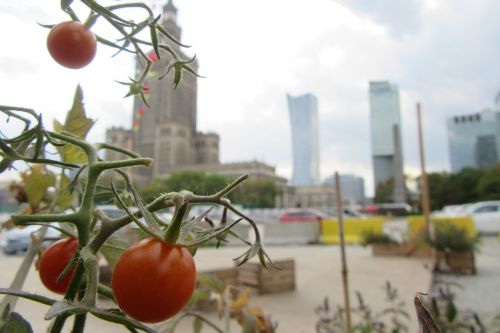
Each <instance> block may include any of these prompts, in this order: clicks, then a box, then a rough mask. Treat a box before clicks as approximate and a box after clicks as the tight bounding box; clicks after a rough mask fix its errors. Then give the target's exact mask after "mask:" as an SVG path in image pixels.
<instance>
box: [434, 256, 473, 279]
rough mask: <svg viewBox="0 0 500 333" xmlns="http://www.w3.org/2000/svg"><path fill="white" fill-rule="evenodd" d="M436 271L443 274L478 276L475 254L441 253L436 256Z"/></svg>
mask: <svg viewBox="0 0 500 333" xmlns="http://www.w3.org/2000/svg"><path fill="white" fill-rule="evenodd" d="M435 270H436V271H438V272H443V273H458V274H476V264H475V261H474V252H473V251H463V252H442V251H439V252H438V253H437V256H436V267H435Z"/></svg>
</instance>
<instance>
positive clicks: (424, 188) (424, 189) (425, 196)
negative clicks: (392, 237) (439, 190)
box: [417, 103, 431, 236]
mask: <svg viewBox="0 0 500 333" xmlns="http://www.w3.org/2000/svg"><path fill="white" fill-rule="evenodd" d="M417 124H418V143H419V152H420V170H421V175H420V188H421V193H422V210H423V212H424V220H425V232H426V234H427V236H430V230H431V222H430V218H429V214H430V200H429V184H428V182H427V173H426V172H425V154H424V140H423V134H422V119H421V113H420V103H417Z"/></svg>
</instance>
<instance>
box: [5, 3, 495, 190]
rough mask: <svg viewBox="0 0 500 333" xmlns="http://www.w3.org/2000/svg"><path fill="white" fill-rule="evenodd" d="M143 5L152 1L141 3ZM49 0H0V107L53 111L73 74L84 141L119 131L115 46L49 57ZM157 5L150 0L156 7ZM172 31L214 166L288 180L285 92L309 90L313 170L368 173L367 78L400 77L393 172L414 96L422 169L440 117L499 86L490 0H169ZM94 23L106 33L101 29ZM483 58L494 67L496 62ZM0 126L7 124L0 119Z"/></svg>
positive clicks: (60, 109)
mask: <svg viewBox="0 0 500 333" xmlns="http://www.w3.org/2000/svg"><path fill="white" fill-rule="evenodd" d="M150 3H151V2H150ZM58 4H59V1H31V0H16V1H8V0H0V31H1V34H2V42H3V43H2V51H1V53H0V98H1V99H0V104H4V105H16V106H24V107H31V108H35V109H36V110H37V111H38V112H42V113H43V114H44V119H45V122H46V123H47V124H51V123H52V119H53V118H54V117H56V118H58V119H59V120H63V117H64V113H65V112H66V111H67V110H68V108H69V106H70V105H71V100H72V96H73V92H74V89H75V87H76V85H77V84H78V83H80V84H81V85H82V87H83V90H84V93H85V102H86V106H87V112H88V114H89V115H90V116H91V117H93V118H96V119H98V122H97V124H96V125H95V128H94V129H93V131H92V132H91V136H90V138H91V140H95V141H102V140H104V132H105V129H106V128H107V127H110V126H112V125H120V126H125V127H130V126H131V119H132V108H131V106H132V104H131V102H132V100H131V99H123V98H122V96H123V95H125V93H126V88H125V87H124V86H121V85H119V84H117V83H115V82H113V80H125V79H126V78H127V76H129V75H131V74H132V73H133V68H134V64H133V59H132V58H131V57H130V56H127V55H125V54H123V55H118V56H117V57H116V58H114V59H113V60H112V59H110V56H111V54H112V53H113V52H112V50H110V49H109V48H106V47H103V46H100V47H99V49H98V54H97V56H96V59H95V60H94V62H93V63H92V64H91V65H90V66H88V67H86V68H84V69H82V70H76V71H75V70H69V69H65V68H63V67H61V66H59V65H57V64H56V63H55V62H54V61H53V60H52V59H51V58H50V56H49V54H48V52H47V50H46V47H45V43H46V36H47V33H48V30H46V29H44V28H41V27H39V26H38V25H37V24H36V23H37V22H40V23H57V22H60V21H62V20H66V19H67V17H66V16H65V15H63V14H62V13H61V12H60V10H59V8H58ZM162 4H163V1H155V5H156V7H157V8H160V7H161V5H162ZM174 4H175V5H176V6H177V7H178V10H179V12H178V22H179V24H180V25H181V27H182V29H183V33H182V39H183V41H184V42H185V43H188V44H190V45H192V48H191V49H190V50H189V51H188V52H189V53H190V54H194V53H196V54H197V56H198V59H199V63H200V74H202V75H205V76H207V78H206V79H200V80H199V81H198V123H199V127H200V129H201V130H203V131H215V132H217V133H219V135H220V137H221V160H222V161H223V162H233V161H244V160H250V159H258V160H261V161H264V162H266V163H269V164H272V165H275V166H276V167H277V170H278V173H280V174H281V175H284V176H286V177H290V176H291V165H292V153H291V139H290V124H289V118H288V111H287V105H286V93H290V94H292V95H297V94H302V93H306V92H311V93H313V94H315V95H316V96H317V97H318V101H319V117H320V151H321V176H322V178H325V177H327V176H329V175H331V174H332V173H333V172H334V171H335V170H338V171H339V172H340V173H354V174H358V175H361V176H363V177H364V178H365V182H366V187H367V189H368V194H372V191H373V181H372V170H371V158H370V154H371V151H370V142H369V136H370V128H369V105H368V81H370V80H389V81H391V82H392V83H395V84H397V85H399V88H400V94H401V113H402V119H403V149H404V163H405V171H406V172H407V173H410V174H416V173H417V172H418V169H419V161H418V155H417V152H418V147H417V137H416V122H415V119H416V117H415V103H416V102H417V101H420V102H421V103H422V106H423V117H424V119H423V124H424V134H425V148H426V157H427V166H428V169H429V170H430V171H442V170H449V157H448V150H447V139H446V119H447V118H448V117H450V116H452V115H456V114H466V113H471V112H476V111H478V110H480V109H482V108H485V107H490V108H491V107H493V101H494V97H495V95H496V93H497V92H498V91H499V90H500V66H499V65H498V62H499V59H500V57H499V55H500V43H499V39H498V32H499V31H500V20H499V19H498V13H499V12H500V1H496V0H489V1H488V0H439V1H438V0H404V1H401V0H350V1H348V0H346V1H340V0H339V1H335V0H309V1H303V0H302V1H299V0H272V1H270V0H252V1H234V0H211V1H202V0H174ZM96 29H100V31H99V32H102V33H104V34H106V33H107V29H106V27H104V26H97V27H96ZM495 64H496V65H495ZM1 129H2V131H3V132H8V128H7V127H6V126H5V123H2V125H1Z"/></svg>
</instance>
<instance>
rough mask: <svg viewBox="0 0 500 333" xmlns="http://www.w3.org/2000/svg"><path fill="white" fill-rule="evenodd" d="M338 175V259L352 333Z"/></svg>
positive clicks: (350, 332)
mask: <svg viewBox="0 0 500 333" xmlns="http://www.w3.org/2000/svg"><path fill="white" fill-rule="evenodd" d="M339 178H340V177H339V173H338V172H335V193H336V197H337V220H338V223H339V237H340V257H341V261H342V285H343V287H344V306H345V316H346V326H347V333H352V324H351V304H350V302H349V279H348V271H347V260H346V255H345V240H344V217H343V209H342V193H341V191H340V179H339Z"/></svg>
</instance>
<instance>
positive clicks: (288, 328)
mask: <svg viewBox="0 0 500 333" xmlns="http://www.w3.org/2000/svg"><path fill="white" fill-rule="evenodd" d="M244 250H245V249H244V248H237V247H230V248H223V249H218V250H216V249H212V248H204V249H200V250H199V252H198V254H197V255H196V257H195V258H196V262H197V266H198V270H199V271H209V270H213V269H220V268H230V267H231V266H232V260H231V259H232V258H235V257H236V256H238V255H239V254H241V253H242V252H243V251H244ZM267 251H268V253H269V255H270V256H271V258H273V259H274V260H279V259H285V258H293V259H294V260H295V263H296V290H294V291H288V292H283V293H278V294H270V295H255V296H253V297H252V304H254V305H258V306H260V307H261V308H262V309H263V310H264V311H265V313H266V314H269V315H271V317H272V320H273V321H276V322H277V323H278V325H279V326H278V327H279V329H278V332H286V333H295V332H296V333H306V332H314V331H315V329H314V327H315V323H316V320H317V316H316V314H315V313H314V309H315V308H316V307H317V306H318V305H319V304H320V303H321V302H322V301H323V299H324V298H325V297H329V299H330V301H331V304H332V305H335V304H341V303H342V302H343V296H342V295H343V294H342V286H341V269H340V252H339V248H338V247H337V246H319V245H311V246H298V247H284V246H280V247H268V248H267ZM347 255H348V260H349V281H350V286H351V297H352V302H354V303H355V299H354V292H355V291H361V292H362V294H363V296H364V297H365V300H366V302H367V303H368V304H370V305H371V306H372V308H373V309H374V311H380V310H381V309H383V307H384V306H385V303H384V296H385V295H384V292H383V290H382V286H383V285H384V284H385V282H386V281H391V283H392V284H393V286H394V287H396V288H397V289H398V290H399V292H400V296H401V298H402V299H404V300H405V302H406V305H407V310H408V311H409V312H410V314H411V315H412V321H411V323H410V326H411V328H412V330H411V332H417V323H416V319H415V315H414V311H413V305H412V300H413V296H414V294H415V292H427V291H428V290H429V287H430V283H431V273H430V272H429V270H428V269H427V268H426V267H428V262H427V261H425V260H422V259H414V258H395V257H391V258H389V257H386V258H381V257H376V258H375V257H372V256H371V253H370V249H369V248H363V247H360V246H349V247H348V248H347ZM21 259H22V257H20V256H4V255H0V263H1V267H2V269H1V270H0V285H1V286H2V287H6V286H7V285H8V283H9V281H10V280H11V278H12V277H13V276H14V273H15V269H16V267H17V266H18V265H19V263H20V261H21ZM24 289H25V290H27V291H33V292H37V293H41V294H45V295H47V294H49V293H50V292H48V291H47V290H45V289H44V287H43V286H42V285H41V284H40V282H39V279H38V277H37V272H35V271H33V270H32V271H31V273H30V275H29V278H28V281H27V283H26V285H25V288H24ZM53 296H55V295H53ZM46 310H47V307H45V306H42V305H38V304H35V303H33V302H28V301H24V300H22V301H20V302H19V305H18V307H17V311H19V312H21V313H22V314H23V315H24V316H25V317H26V318H27V319H28V320H29V321H30V322H31V323H32V325H33V329H34V332H43V331H44V329H45V327H46V325H47V323H46V322H44V321H43V320H42V318H43V315H44V313H45V311H46ZM210 316H211V317H214V318H215V314H213V313H212V314H210ZM233 325H234V329H233V331H235V332H238V331H239V329H238V328H237V327H236V324H233ZM191 327H192V326H191V325H190V323H189V322H188V321H186V322H185V323H184V324H183V325H181V326H180V327H179V329H178V332H183V333H184V332H186V333H187V332H191ZM204 331H205V330H204ZM208 331H209V330H208V328H207V332H208ZM88 332H93V333H113V332H127V330H126V329H124V328H123V327H120V326H116V325H111V324H109V323H106V322H103V321H100V320H97V319H95V318H91V319H90V320H89V325H88Z"/></svg>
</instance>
